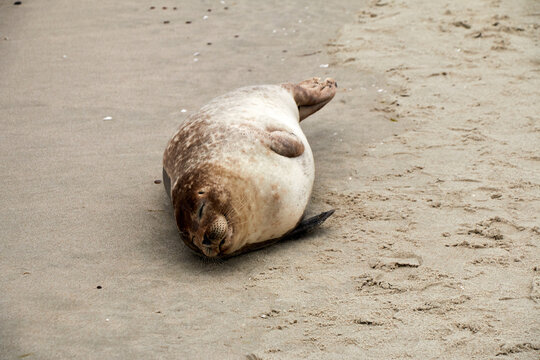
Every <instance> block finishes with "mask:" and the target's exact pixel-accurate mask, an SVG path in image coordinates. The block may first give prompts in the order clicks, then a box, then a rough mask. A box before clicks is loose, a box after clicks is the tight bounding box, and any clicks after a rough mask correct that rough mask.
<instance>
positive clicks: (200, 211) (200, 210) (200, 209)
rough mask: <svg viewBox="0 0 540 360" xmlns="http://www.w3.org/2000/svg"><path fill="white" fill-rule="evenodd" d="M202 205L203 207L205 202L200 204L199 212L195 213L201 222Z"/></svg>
mask: <svg viewBox="0 0 540 360" xmlns="http://www.w3.org/2000/svg"><path fill="white" fill-rule="evenodd" d="M204 205H205V202H204V201H203V203H202V204H201V207H200V208H199V212H198V213H197V215H198V216H199V220H201V218H202V216H203V211H204Z"/></svg>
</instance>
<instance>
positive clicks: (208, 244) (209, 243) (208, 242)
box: [202, 234, 212, 246]
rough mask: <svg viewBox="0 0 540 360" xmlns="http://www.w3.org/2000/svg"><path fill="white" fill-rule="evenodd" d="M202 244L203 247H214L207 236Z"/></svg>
mask: <svg viewBox="0 0 540 360" xmlns="http://www.w3.org/2000/svg"><path fill="white" fill-rule="evenodd" d="M202 244H203V245H206V246H210V245H212V242H211V241H210V239H209V238H208V236H206V234H204V238H203V241H202Z"/></svg>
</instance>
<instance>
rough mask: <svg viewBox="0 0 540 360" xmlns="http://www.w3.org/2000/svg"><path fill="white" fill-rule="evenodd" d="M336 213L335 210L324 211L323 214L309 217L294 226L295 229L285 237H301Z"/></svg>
mask: <svg viewBox="0 0 540 360" xmlns="http://www.w3.org/2000/svg"><path fill="white" fill-rule="evenodd" d="M334 211H336V210H335V209H332V210H329V211H325V212H323V213H320V214H319V215H316V216H313V217H310V218H309V219H303V220H302V221H300V223H298V225H296V227H295V228H294V229H293V230H292V231H291V232H290V233H288V234H287V235H286V236H285V237H287V238H290V237H295V236H298V235H302V234H304V233H306V232H308V231H311V230H313V229H315V228H316V227H318V226H319V225H321V224H322V223H323V222H325V221H326V219H328V218H329V217H330V216H331V215H332V214H333V213H334Z"/></svg>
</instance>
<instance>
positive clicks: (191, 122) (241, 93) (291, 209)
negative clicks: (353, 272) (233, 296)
mask: <svg viewBox="0 0 540 360" xmlns="http://www.w3.org/2000/svg"><path fill="white" fill-rule="evenodd" d="M336 87H337V84H336V82H335V81H334V80H332V79H326V80H324V81H321V80H320V79H319V78H313V79H309V80H305V81H302V82H301V83H298V84H291V83H287V84H282V85H262V86H250V87H243V88H240V89H237V90H235V91H232V92H230V93H227V94H225V95H222V96H220V97H218V98H215V99H214V100H212V101H210V102H209V103H208V104H207V105H205V106H204V107H203V108H201V109H200V110H199V111H198V112H197V113H195V114H193V115H191V116H189V117H188V119H187V120H186V121H185V122H184V123H183V124H182V125H181V126H180V128H179V129H178V131H177V132H176V134H175V135H174V136H173V137H172V138H171V140H170V141H169V143H168V145H167V148H166V150H165V153H164V155H163V180H164V181H163V183H164V185H165V190H166V191H167V194H169V196H170V198H171V201H172V205H173V208H174V216H175V218H176V223H177V226H178V229H179V231H180V234H181V237H182V239H183V241H184V242H185V244H186V245H187V246H188V247H189V248H191V249H192V250H194V251H195V252H196V253H198V254H200V255H203V256H205V257H212V258H215V257H218V258H224V257H229V256H233V255H237V254H240V253H242V252H246V251H250V250H254V249H257V248H260V247H263V246H266V245H269V244H271V243H273V242H276V241H278V240H280V239H283V238H284V237H288V236H292V235H297V234H299V233H301V232H303V231H306V230H309V229H311V228H313V227H315V226H317V225H319V224H321V223H322V222H323V221H325V220H326V218H328V216H330V215H331V214H332V213H333V211H328V212H325V213H322V214H319V215H317V216H315V217H313V218H310V219H303V214H304V212H305V209H306V206H307V204H308V201H309V198H310V196H311V189H312V187H313V180H314V176H315V166H314V162H313V154H312V152H311V148H310V147H309V144H308V142H307V139H306V137H305V135H304V133H303V132H302V129H301V128H300V124H299V123H300V121H301V120H303V119H305V118H306V117H308V116H309V115H311V114H313V113H314V112H316V111H318V110H320V109H321V108H322V107H323V106H324V105H326V104H327V103H328V102H329V101H330V100H332V98H333V97H334V95H335V93H336Z"/></svg>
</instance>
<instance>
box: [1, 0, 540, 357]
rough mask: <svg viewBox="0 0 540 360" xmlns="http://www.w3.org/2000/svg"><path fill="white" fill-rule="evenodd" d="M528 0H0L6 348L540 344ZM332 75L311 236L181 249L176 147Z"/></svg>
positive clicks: (141, 350) (424, 348)
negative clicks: (194, 130)
mask: <svg viewBox="0 0 540 360" xmlns="http://www.w3.org/2000/svg"><path fill="white" fill-rule="evenodd" d="M539 43H540V3H539V2H537V1H534V0H517V1H509V0H507V1H502V0H478V1H464V0H456V1H453V2H450V1H443V0H433V1H427V0H424V1H421V0H412V1H398V0H378V1H375V0H374V1H354V0H347V1H339V2H338V1H336V2H334V3H329V2H327V1H318V0H317V1H308V0H303V1H296V2H294V3H292V2H285V1H282V2H280V1H274V0H272V1H265V2H255V1H247V0H238V1H229V0H226V1H219V0H215V1H188V2H180V1H172V0H163V1H161V2H155V1H146V0H144V1H127V0H118V1H114V2H111V1H104V0H99V1H87V2H73V1H67V0H51V1H35V0H23V1H22V2H21V4H20V5H14V1H0V83H1V86H0V130H1V131H0V159H1V160H0V173H1V174H2V186H1V187H0V201H1V202H0V204H1V205H2V206H1V207H0V272H1V274H2V276H1V277H0V293H1V294H2V295H1V296H0V358H2V359H22V358H24V359H67V358H80V359H250V360H269V359H538V358H539V356H540V341H539V340H538V339H540V249H539V246H540V219H539V217H540V216H539V214H540V151H539V149H540V115H539V114H540V105H539V104H540V44H539ZM312 76H319V77H322V78H325V77H333V78H335V79H336V80H337V81H338V83H339V91H338V93H337V95H336V97H335V98H334V100H333V101H332V102H331V103H329V104H328V105H327V106H326V107H325V108H324V109H322V110H321V111H320V112H318V113H317V114H316V115H314V116H312V117H310V118H309V119H307V120H306V121H304V122H302V128H303V129H304V132H305V134H306V136H307V138H308V139H309V141H310V144H311V147H312V150H313V154H314V157H315V162H316V180H315V185H314V189H313V194H312V201H311V203H310V205H309V208H308V212H309V213H316V212H320V211H325V210H329V209H336V213H335V214H334V215H333V216H332V217H331V218H330V219H329V220H328V221H327V222H326V223H325V224H324V225H323V226H322V227H321V228H320V229H319V230H318V231H316V232H314V233H311V234H309V235H308V236H305V237H303V238H301V239H298V240H294V241H286V242H283V243H279V244H276V245H274V246H272V247H269V248H266V249H263V250H260V251H256V252H253V253H249V254H245V255H242V256H239V257H235V258H232V259H229V260H226V261H221V262H208V261H202V260H201V259H199V258H197V257H196V256H194V255H193V254H192V253H191V252H190V251H189V249H188V248H187V247H186V246H185V245H184V244H183V243H182V242H181V240H180V238H179V235H178V233H177V229H176V224H175V222H174V219H173V216H172V214H171V206H170V203H169V199H168V197H167V195H166V194H165V191H164V189H163V185H162V184H156V183H155V180H160V179H161V171H162V155H163V151H164V148H165V145H166V143H167V141H168V140H169V138H170V136H171V135H172V134H173V133H174V131H175V129H176V128H177V127H178V126H179V125H180V123H181V122H182V121H183V120H184V119H186V117H187V116H189V114H191V113H193V112H195V111H197V110H198V109H199V108H200V107H201V106H202V105H204V104H205V103H206V102H208V101H209V100H210V99H212V98H213V97H215V96H218V95H221V94H223V93H225V92H227V91H229V90H232V89H235V88H238V87H241V86H245V85H253V84H267V83H276V84H277V83H283V82H288V81H295V82H297V81H301V80H303V79H306V78H310V77H312Z"/></svg>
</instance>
